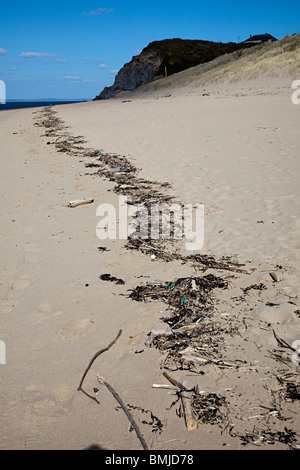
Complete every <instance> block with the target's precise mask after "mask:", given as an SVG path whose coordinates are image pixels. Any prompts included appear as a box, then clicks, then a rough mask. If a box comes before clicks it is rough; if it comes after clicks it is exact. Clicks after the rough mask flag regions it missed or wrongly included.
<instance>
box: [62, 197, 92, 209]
mask: <svg viewBox="0 0 300 470" xmlns="http://www.w3.org/2000/svg"><path fill="white" fill-rule="evenodd" d="M92 202H94V198H92V197H91V198H89V199H75V200H74V201H69V202H68V207H77V206H82V205H84V204H91V203H92Z"/></svg>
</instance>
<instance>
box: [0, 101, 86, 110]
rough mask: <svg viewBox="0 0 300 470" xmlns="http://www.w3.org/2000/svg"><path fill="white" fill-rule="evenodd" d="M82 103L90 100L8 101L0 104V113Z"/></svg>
mask: <svg viewBox="0 0 300 470" xmlns="http://www.w3.org/2000/svg"><path fill="white" fill-rule="evenodd" d="M84 101H90V100H84V99H82V100H54V99H52V100H51V99H49V100H34V101H30V100H20V101H17V100H9V101H6V103H5V104H2V103H0V111H6V110H9V109H21V108H40V107H43V106H56V105H60V104H71V103H83V102H84Z"/></svg>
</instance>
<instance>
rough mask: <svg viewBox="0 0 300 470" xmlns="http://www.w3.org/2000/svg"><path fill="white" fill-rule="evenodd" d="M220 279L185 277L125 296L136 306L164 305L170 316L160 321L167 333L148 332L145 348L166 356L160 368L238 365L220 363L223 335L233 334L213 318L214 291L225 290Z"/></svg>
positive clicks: (140, 289)
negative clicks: (144, 304) (141, 304)
mask: <svg viewBox="0 0 300 470" xmlns="http://www.w3.org/2000/svg"><path fill="white" fill-rule="evenodd" d="M227 286H228V283H227V281H226V280H225V279H223V278H222V277H216V276H214V275H213V274H209V275H206V276H202V277H185V278H179V279H175V280H173V281H172V282H166V283H164V284H162V283H159V284H157V283H155V284H146V285H141V286H137V287H136V288H135V289H133V290H132V291H130V294H129V295H128V296H129V298H131V299H132V300H134V301H137V302H149V301H150V302H151V301H161V302H164V303H165V304H166V305H167V307H168V311H170V314H169V316H167V317H163V318H162V321H163V322H164V323H166V324H167V325H168V328H169V329H168V330H162V331H151V332H150V333H149V335H148V340H147V341H146V345H147V346H149V347H154V348H157V349H159V350H160V351H161V352H162V353H165V354H166V356H165V358H164V360H163V366H164V367H165V368H166V369H168V370H177V369H188V370H193V371H195V370H196V368H197V366H199V365H204V364H208V363H213V364H215V365H219V366H220V367H236V366H238V365H241V362H240V361H239V362H228V361H224V360H223V359H222V350H224V339H223V335H224V334H232V333H234V332H236V327H234V326H233V325H231V324H230V323H228V322H226V323H222V322H216V321H215V320H214V319H213V318H212V315H213V309H214V299H213V291H214V290H215V289H226V288H227Z"/></svg>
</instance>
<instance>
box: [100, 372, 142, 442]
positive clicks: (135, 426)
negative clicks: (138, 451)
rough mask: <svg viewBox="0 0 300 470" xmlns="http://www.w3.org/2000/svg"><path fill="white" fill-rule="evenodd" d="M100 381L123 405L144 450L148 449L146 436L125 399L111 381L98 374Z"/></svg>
mask: <svg viewBox="0 0 300 470" xmlns="http://www.w3.org/2000/svg"><path fill="white" fill-rule="evenodd" d="M98 382H99V383H100V384H101V385H102V384H103V385H105V386H106V387H107V388H108V390H109V391H110V392H111V394H112V395H113V396H114V397H115V399H116V400H117V402H118V403H119V404H120V405H121V408H122V409H123V411H124V413H125V414H126V416H127V418H128V419H129V421H130V424H131V425H132V426H133V428H134V430H135V432H136V435H137V436H138V438H139V440H140V441H141V444H142V446H143V448H144V450H148V446H147V444H146V441H145V439H144V437H143V436H142V434H141V431H140V430H139V428H138V425H137V424H136V422H135V421H134V419H133V417H132V415H131V414H130V411H129V410H128V408H127V406H126V405H125V404H124V402H123V400H122V399H121V398H120V396H119V395H118V394H117V392H116V391H115V390H114V389H113V388H112V386H111V385H110V384H109V383H107V382H105V380H103V378H102V377H100V376H98Z"/></svg>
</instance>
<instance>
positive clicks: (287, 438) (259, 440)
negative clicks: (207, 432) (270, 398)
mask: <svg viewBox="0 0 300 470" xmlns="http://www.w3.org/2000/svg"><path fill="white" fill-rule="evenodd" d="M230 434H231V436H233V437H239V438H240V439H241V440H242V444H243V445H247V444H253V445H260V444H263V443H264V444H270V445H274V444H275V443H276V442H281V443H282V444H286V445H288V446H289V447H290V448H291V449H293V448H294V444H295V443H296V441H297V438H296V433H295V432H294V431H292V429H288V428H287V427H286V426H285V427H284V430H283V431H276V432H274V431H271V430H270V429H264V428H258V427H257V426H254V427H253V429H252V431H247V432H246V433H245V434H244V435H239V434H236V433H234V432H232V431H231V433H230Z"/></svg>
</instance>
